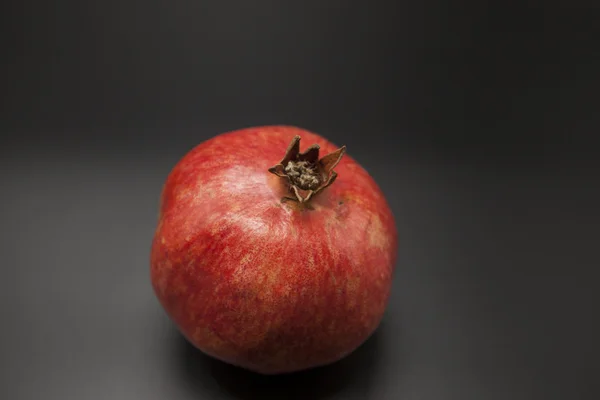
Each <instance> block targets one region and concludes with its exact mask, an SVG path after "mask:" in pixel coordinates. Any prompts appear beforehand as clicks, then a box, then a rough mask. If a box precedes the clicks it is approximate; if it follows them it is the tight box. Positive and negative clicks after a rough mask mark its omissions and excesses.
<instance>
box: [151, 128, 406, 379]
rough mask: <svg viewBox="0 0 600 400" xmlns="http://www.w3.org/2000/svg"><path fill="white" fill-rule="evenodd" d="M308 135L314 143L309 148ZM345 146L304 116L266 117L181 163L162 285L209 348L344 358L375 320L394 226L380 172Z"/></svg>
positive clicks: (280, 364)
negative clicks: (304, 123)
mask: <svg viewBox="0 0 600 400" xmlns="http://www.w3.org/2000/svg"><path fill="white" fill-rule="evenodd" d="M300 139H302V140H303V142H308V143H310V144H312V145H311V146H310V147H308V148H307V149H306V151H304V152H300ZM319 152H322V154H324V155H325V156H324V157H322V158H319ZM344 152H345V147H341V148H337V147H336V146H334V145H333V144H332V143H330V142H328V141H327V140H326V139H324V138H322V137H320V136H318V135H316V134H314V133H311V132H308V131H305V130H302V129H299V128H295V127H287V126H266V127H256V128H249V129H242V130H238V131H234V132H229V133H225V134H221V135H219V136H216V137H214V138H212V139H210V140H207V141H205V142H203V143H201V144H200V145H198V146H197V147H196V148H194V149H193V150H191V151H190V152H189V153H188V154H187V155H185V156H184V157H183V159H182V160H181V161H180V162H179V163H178V164H177V165H176V166H175V167H174V169H173V170H172V171H171V173H170V175H169V176H168V179H167V181H166V184H165V186H164V189H163V192H162V197H161V205H160V216H159V222H158V227H157V229H156V233H155V237H154V240H153V244H152V251H151V279H152V285H153V287H154V291H155V293H156V295H157V297H158V299H159V301H160V303H161V304H162V306H163V307H164V309H165V310H166V312H167V314H168V315H169V316H170V318H171V319H172V320H173V321H174V323H175V324H176V325H177V327H178V328H179V330H180V331H181V332H182V334H183V335H184V336H185V337H186V338H187V339H188V340H189V341H190V342H191V343H192V344H193V345H194V346H196V347H197V348H198V349H200V350H201V351H202V352H204V353H206V354H208V355H210V356H212V357H214V358H217V359H220V360H222V361H224V362H227V363H230V364H234V365H237V366H239V367H242V368H246V369H249V370H252V371H255V372H259V373H262V374H278V373H287V372H294V371H299V370H303V369H308V368H312V367H317V366H321V365H326V364H329V363H332V362H335V361H337V360H339V359H341V358H343V357H344V356H346V355H348V354H349V353H351V352H352V351H353V350H355V349H356V348H357V347H358V346H359V345H360V344H362V343H363V342H364V341H365V340H366V339H367V338H368V337H369V336H370V335H371V334H372V333H373V332H374V331H375V329H376V328H377V326H378V325H379V323H380V321H381V318H382V315H383V313H384V310H385V308H386V305H387V301H388V297H389V294H390V287H391V280H392V275H393V270H394V264H395V260H396V250H397V233H396V228H395V224H394V219H393V216H392V213H391V211H390V209H389V207H388V204H387V203H386V200H385V198H384V196H383V194H382V192H381V191H380V189H379V188H378V186H377V184H376V183H375V182H374V180H373V179H372V178H371V177H370V176H369V174H368V173H367V172H366V171H365V170H364V169H363V168H362V167H361V166H360V165H359V164H358V163H357V162H356V161H354V160H353V159H352V158H351V157H349V156H347V155H346V156H345V157H343V156H344ZM334 169H335V171H334ZM336 178H337V179H336Z"/></svg>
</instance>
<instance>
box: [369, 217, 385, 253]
mask: <svg viewBox="0 0 600 400" xmlns="http://www.w3.org/2000/svg"><path fill="white" fill-rule="evenodd" d="M367 236H368V240H369V244H370V245H371V246H373V247H376V248H378V249H385V248H387V247H388V246H389V239H388V237H387V235H386V232H385V228H384V226H383V223H382V222H381V219H380V218H379V216H377V215H375V214H374V215H373V216H372V217H371V223H370V224H369V231H368V232H367Z"/></svg>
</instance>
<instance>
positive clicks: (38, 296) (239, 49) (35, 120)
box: [0, 0, 600, 400]
mask: <svg viewBox="0 0 600 400" xmlns="http://www.w3.org/2000/svg"><path fill="white" fill-rule="evenodd" d="M325 3H327V5H325ZM472 3H473V4H470V5H469V6H468V7H464V8H463V7H460V8H459V7H451V6H450V4H451V3H450V2H446V1H442V0H427V1H421V2H415V1H412V2H402V1H392V0H390V1H381V2H375V3H373V5H369V6H366V7H365V6H364V4H359V5H357V4H350V3H349V2H344V6H343V7H342V6H335V5H333V3H330V2H323V1H316V0H315V1H312V0H306V1H302V2H281V1H255V2H248V1H242V0H237V1H227V2H226V1H223V2H220V1H213V2H202V1H183V0H176V1H166V0H161V1H138V0H105V1H101V2H99V1H88V0H62V1H60V2H48V1H41V0H30V1H18V0H12V1H11V0H9V1H8V2H3V3H2V4H3V5H4V6H6V9H3V10H2V12H0V18H1V19H2V21H1V22H0V26H1V27H2V28H3V32H4V31H6V34H3V35H2V39H3V40H7V41H8V45H7V46H2V49H3V53H2V61H3V62H2V63H1V64H0V67H1V71H0V72H1V73H0V193H1V196H0V221H1V227H0V255H1V256H2V263H1V264H0V271H1V273H2V274H1V275H0V299H1V301H0V313H1V314H0V315H1V317H2V319H1V327H0V399H2V400H5V399H6V400H40V399H43V400H53V399H57V400H70V399H74V400H121V399H123V400H125V399H127V400H129V399H144V400H159V399H172V400H179V399H195V400H197V399H227V398H229V399H252V398H258V399H267V398H269V396H268V395H276V396H275V398H279V399H286V398H300V399H307V400H308V399H322V398H331V399H352V398H354V399H374V400H387V399H402V400H454V399H456V400H506V399H510V400H537V399H541V400H542V399H543V400H554V399H556V400H565V399H568V400H580V399H582V400H583V399H585V400H587V399H594V400H597V399H598V398H600V391H598V390H597V389H598V384H597V383H596V382H597V381H598V370H599V367H598V360H599V359H600V352H599V345H598V343H597V341H598V338H599V337H600V331H599V329H598V326H599V324H598V323H597V320H598V304H600V301H599V300H598V293H599V292H598V289H597V287H598V284H597V282H598V275H599V274H598V267H599V265H600V257H599V256H598V250H597V247H598V242H599V241H600V233H599V231H598V229H599V228H598V227H599V226H600V210H599V206H598V205H599V204H600V185H599V184H598V182H600V178H599V176H600V162H599V158H598V150H597V149H598V145H597V143H595V142H597V141H598V140H597V139H598V135H597V132H599V131H600V118H599V117H600V114H599V113H598V104H600V99H599V94H600V80H598V71H599V70H600V54H599V53H598V40H597V38H596V37H595V36H597V34H596V35H594V33H597V32H598V29H597V25H598V24H597V21H598V7H597V6H596V5H595V4H596V3H595V2H592V1H587V0H580V1H571V2H568V4H567V3H566V2H562V3H561V4H559V3H556V5H555V4H554V3H552V2H546V3H544V6H543V9H542V8H535V7H529V6H528V7H517V6H515V5H513V4H512V3H511V2H491V3H486V2H481V1H477V2H476V1H474V2H472ZM584 3H589V4H588V5H587V6H586V5H585V4H584ZM515 4H516V3H515ZM276 123H287V124H295V125H300V126H302V127H306V128H308V129H312V130H314V131H317V132H320V133H322V134H324V135H325V136H327V137H329V138H331V139H332V140H333V141H335V142H336V143H339V144H346V145H347V146H348V149H349V152H350V154H352V155H353V156H354V157H355V158H356V159H357V160H358V161H359V162H360V163H361V164H362V165H363V166H365V167H366V168H367V169H368V170H369V171H370V172H371V173H372V175H373V177H374V178H375V179H376V180H377V181H378V182H379V183H380V185H381V186H382V188H383V190H384V192H385V193H386V195H387V197H388V199H389V201H390V204H391V206H392V207H393V210H394V212H395V214H396V217H397V220H398V229H399V232H400V239H401V241H400V245H401V248H400V252H399V256H400V257H399V260H398V269H397V274H396V277H395V281H394V291H393V296H392V299H391V304H390V306H389V309H388V312H387V314H386V316H385V320H384V323H383V325H382V326H381V329H380V330H379V331H378V333H377V334H376V335H375V336H374V337H373V338H372V339H371V340H370V341H369V342H367V343H366V344H365V345H364V346H363V347H362V348H361V349H359V350H358V351H357V352H356V353H355V354H353V355H352V356H350V357H348V358H347V359H345V360H344V361H342V362H340V363H339V364H336V365H333V366H330V367H328V368H324V369H320V370H315V371H311V372H307V373H303V374H298V375H293V376H287V377H277V378H263V377H258V376H256V375H252V374H249V373H246V372H243V371H239V370H236V369H234V368H231V367H228V366H226V365H223V364H221V363H218V362H214V361H211V360H210V359H208V358H207V357H204V356H202V355H201V354H199V353H198V352H197V351H194V350H193V349H191V348H190V347H189V346H188V345H186V343H185V342H184V341H183V340H182V339H181V337H180V336H179V335H178V334H177V333H176V331H175V330H174V329H173V327H172V326H171V324H170V323H169V321H168V320H167V318H166V317H165V315H164V313H163V312H162V310H161V309H160V307H159V305H158V302H157V301H156V300H155V298H154V296H153V293H152V290H151V287H150V282H149V265H148V258H149V250H150V241H151V237H152V233H153V230H154V227H155V223H156V217H157V206H158V195H159V192H160V189H161V186H162V183H163V182H164V179H165V178H166V175H167V173H168V171H169V170H170V168H171V167H172V166H173V165H174V164H175V163H176V162H177V161H178V159H179V158H180V157H181V156H182V155H183V154H184V153H185V152H186V151H188V150H189V149H190V148H191V147H192V146H194V145H196V144H197V143H199V142H200V141H202V140H204V139H206V138H208V137H210V136H212V135H214V134H216V133H219V132H223V131H227V130H230V129H236V128H241V127H246V126H252V125H261V124H276Z"/></svg>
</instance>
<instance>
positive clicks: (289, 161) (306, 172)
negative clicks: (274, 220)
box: [269, 136, 346, 203]
mask: <svg viewBox="0 0 600 400" xmlns="http://www.w3.org/2000/svg"><path fill="white" fill-rule="evenodd" d="M319 149H320V147H319V145H318V144H313V145H312V146H310V147H309V148H308V149H306V151H305V152H303V153H300V136H294V138H293V139H292V142H291V143H290V145H289V146H288V148H287V150H286V152H285V156H284V157H283V158H282V159H281V161H280V162H279V163H278V164H276V165H275V166H273V167H271V168H269V172H271V173H272V174H275V175H277V176H279V177H280V178H283V179H285V180H286V182H287V184H288V185H289V191H290V193H291V194H293V196H290V197H288V196H286V197H284V198H283V199H282V200H294V201H298V202H300V203H306V202H308V201H309V200H310V199H311V198H313V197H314V196H315V195H316V194H318V193H320V192H322V191H323V190H324V189H325V188H327V187H328V186H329V185H331V184H332V183H333V182H334V181H335V179H336V178H337V173H336V172H335V171H334V170H333V169H334V168H335V166H336V165H338V163H339V162H340V160H341V159H342V156H343V155H344V153H345V152H346V146H342V147H340V148H339V149H337V150H336V151H334V152H332V153H329V154H327V155H326V156H324V157H323V158H321V159H319Z"/></svg>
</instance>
